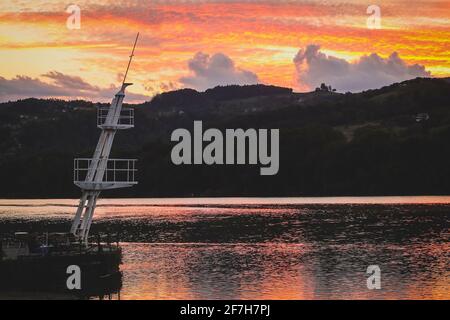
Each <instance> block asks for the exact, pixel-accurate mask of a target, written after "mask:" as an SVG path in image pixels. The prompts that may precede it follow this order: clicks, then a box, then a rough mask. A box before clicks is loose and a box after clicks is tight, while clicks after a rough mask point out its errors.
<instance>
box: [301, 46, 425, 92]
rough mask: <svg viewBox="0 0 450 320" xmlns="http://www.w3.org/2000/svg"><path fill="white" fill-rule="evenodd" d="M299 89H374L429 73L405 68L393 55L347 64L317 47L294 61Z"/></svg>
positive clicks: (416, 67) (419, 68)
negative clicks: (325, 87) (322, 84)
mask: <svg viewBox="0 0 450 320" xmlns="http://www.w3.org/2000/svg"><path fill="white" fill-rule="evenodd" d="M294 64H295V67H296V71H297V80H298V83H299V85H300V86H303V87H305V86H306V87H308V88H309V89H313V88H315V87H318V86H320V84H321V83H326V84H328V85H331V86H332V87H333V88H335V89H337V91H352V92H355V91H356V92H357V91H363V90H367V89H376V88H380V87H382V86H385V85H390V84H392V83H395V82H401V81H404V80H409V79H413V78H416V77H430V76H431V73H430V72H428V71H426V70H425V67H424V66H422V65H419V64H412V65H408V64H407V63H406V62H405V61H404V60H403V59H402V58H400V56H399V55H398V53H397V52H394V53H392V54H391V55H390V56H389V57H387V58H382V57H380V56H379V55H378V54H376V53H372V54H370V55H364V56H362V57H360V58H359V59H358V60H356V61H354V62H348V61H346V60H345V59H340V58H337V57H334V56H331V55H326V54H325V53H323V52H321V51H320V46H318V45H309V46H307V47H306V48H305V49H300V50H299V52H298V53H297V55H296V56H295V58H294Z"/></svg>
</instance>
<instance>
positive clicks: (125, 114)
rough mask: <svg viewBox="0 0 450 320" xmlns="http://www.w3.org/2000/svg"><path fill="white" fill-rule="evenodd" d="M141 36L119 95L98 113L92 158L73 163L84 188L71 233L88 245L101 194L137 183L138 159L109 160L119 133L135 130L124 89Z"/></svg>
mask: <svg viewBox="0 0 450 320" xmlns="http://www.w3.org/2000/svg"><path fill="white" fill-rule="evenodd" d="M138 37H139V33H138V34H137V36H136V40H135V41H134V46H133V50H132V52H131V56H130V60H129V62H128V66H127V71H126V72H125V76H124V78H123V83H122V87H121V88H120V90H119V92H117V93H116V95H115V97H114V99H113V100H112V102H111V105H110V107H109V108H99V109H98V110H97V127H98V128H100V129H101V130H102V133H101V135H100V138H99V140H98V143H97V148H96V149H95V152H94V154H93V156H92V158H89V159H86V158H81V159H75V160H74V183H75V185H77V186H78V187H80V188H81V190H82V194H81V198H80V203H79V205H78V209H77V212H76V214H75V218H74V220H73V223H72V227H71V229H70V232H71V233H73V234H74V235H75V236H76V237H78V239H80V240H81V241H83V242H84V243H85V244H86V245H88V237H89V231H90V228H91V223H92V219H93V216H94V211H95V208H96V205H97V199H98V197H99V195H100V192H101V191H103V190H110V189H117V188H124V187H131V186H133V185H136V184H137V181H136V180H135V172H136V171H137V170H136V166H135V164H136V159H110V158H109V155H110V153H111V147H112V144H113V141H114V136H115V135H116V132H117V131H118V130H124V129H130V128H133V127H134V109H133V108H122V103H123V99H124V98H125V89H126V87H127V86H129V85H131V83H126V82H125V80H126V78H127V74H128V70H129V69H130V64H131V60H132V59H133V56H134V49H135V48H136V44H137V41H138Z"/></svg>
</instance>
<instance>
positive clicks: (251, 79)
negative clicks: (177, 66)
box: [179, 52, 258, 91]
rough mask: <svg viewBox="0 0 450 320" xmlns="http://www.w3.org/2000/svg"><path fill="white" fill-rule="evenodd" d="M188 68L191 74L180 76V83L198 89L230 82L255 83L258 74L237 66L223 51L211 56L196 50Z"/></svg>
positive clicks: (240, 83) (229, 83) (201, 89)
mask: <svg viewBox="0 0 450 320" xmlns="http://www.w3.org/2000/svg"><path fill="white" fill-rule="evenodd" d="M188 66H189V70H190V71H191V72H192V75H190V76H186V77H182V78H180V80H179V81H180V83H181V84H183V85H184V86H186V87H191V88H194V89H197V90H200V91H204V90H206V89H209V88H212V87H215V86H218V85H231V84H239V85H244V84H256V83H258V76H257V75H256V74H255V73H253V72H251V71H247V70H243V69H240V68H237V67H236V66H235V65H234V62H233V60H231V59H230V58H229V57H228V56H226V55H225V54H223V53H216V54H214V55H212V56H210V55H208V54H205V53H202V52H198V53H197V54H195V56H194V58H193V59H191V60H189V63H188Z"/></svg>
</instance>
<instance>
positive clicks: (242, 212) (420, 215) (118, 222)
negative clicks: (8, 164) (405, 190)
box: [0, 198, 450, 299]
mask: <svg viewBox="0 0 450 320" xmlns="http://www.w3.org/2000/svg"><path fill="white" fill-rule="evenodd" d="M343 199H345V198H343ZM352 199H353V198H352ZM350 200H351V199H350ZM350 200H349V201H348V202H352V201H350ZM376 200H377V202H379V203H381V204H376V205H375V204H361V203H359V201H353V202H352V204H336V203H333V204H331V203H327V204H324V203H308V204H305V203H303V204H298V202H300V201H292V203H284V204H282V205H280V203H272V204H261V203H257V204H251V203H245V204H241V205H238V204H236V203H234V202H235V200H233V201H232V203H231V204H225V202H224V201H225V200H220V201H218V200H214V201H216V202H217V201H218V202H221V203H220V204H217V205H212V204H197V205H196V204H195V203H188V204H187V206H182V205H180V204H179V203H171V205H168V206H161V205H160V204H155V203H154V202H152V201H150V202H149V203H146V201H145V200H141V199H139V200H133V199H131V200H120V201H119V200H107V201H106V202H104V203H103V204H104V206H102V207H100V208H99V214H98V215H97V216H96V221H95V223H94V225H93V232H94V233H95V232H103V231H105V230H107V231H110V232H120V233H121V235H122V246H123V254H124V257H123V265H122V267H121V270H122V272H123V286H122V290H121V294H120V297H121V298H122V299H351V298H355V299H448V298H450V273H449V270H448V265H449V255H448V252H450V250H449V249H450V245H449V243H450V241H449V240H450V233H449V222H450V219H449V218H450V213H449V212H450V211H449V209H450V205H449V204H447V203H448V202H447V203H441V204H437V203H435V204H429V201H430V199H428V198H427V199H426V201H425V200H424V201H423V203H416V204H386V203H389V201H391V199H388V200H380V199H376ZM433 200H436V199H435V198H433ZM441 200H442V199H441ZM50 201H51V200H48V202H50ZM54 201H56V200H54ZM111 201H114V203H115V204H108V202H111ZM138 201H141V202H143V203H141V205H140V204H139V202H138ZM243 202H245V201H243ZM338 202H339V203H341V202H345V201H344V200H339V201H338ZM405 202H408V203H409V202H411V199H409V198H408V199H407V201H406V200H405ZM41 204H42V203H41ZM39 205H40V204H39V203H36V204H35V207H31V208H32V209H33V210H35V211H33V212H37V213H32V210H31V209H30V207H24V208H22V207H20V206H10V203H9V204H8V206H6V205H5V206H0V232H2V233H5V232H9V231H11V230H18V229H20V230H24V231H29V230H33V231H56V230H62V229H64V228H68V226H69V225H70V218H71V215H72V214H73V208H72V207H71V206H70V205H69V204H68V203H64V205H63V206H51V208H50V210H48V209H49V207H47V206H45V207H39ZM48 211H50V213H49V212H48ZM372 264H376V265H379V266H380V268H381V271H382V290H373V291H372V290H368V289H367V287H366V279H367V277H368V275H367V274H366V269H367V266H368V265H372Z"/></svg>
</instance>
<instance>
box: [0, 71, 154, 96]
mask: <svg viewBox="0 0 450 320" xmlns="http://www.w3.org/2000/svg"><path fill="white" fill-rule="evenodd" d="M41 78H42V79H47V80H49V82H45V81H43V80H42V79H41ZM41 78H31V77H27V76H21V75H18V76H16V77H15V78H12V79H6V78H4V77H0V102H5V101H14V100H18V99H26V98H31V97H32V98H60V99H85V100H91V101H95V102H96V101H102V102H104V101H109V100H112V98H113V96H114V94H115V93H116V92H117V91H118V89H119V88H118V87H116V86H114V85H111V86H110V87H109V88H100V87H98V86H93V85H91V84H89V83H87V82H86V81H84V80H83V79H82V78H80V77H76V76H70V75H66V74H63V73H61V72H57V71H51V72H48V73H46V74H43V75H42V76H41ZM126 99H127V101H128V102H133V101H145V100H149V97H147V96H145V95H140V94H134V93H127V98H126Z"/></svg>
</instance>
